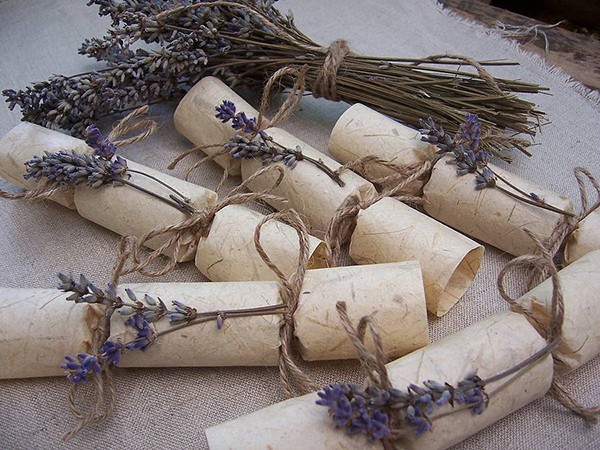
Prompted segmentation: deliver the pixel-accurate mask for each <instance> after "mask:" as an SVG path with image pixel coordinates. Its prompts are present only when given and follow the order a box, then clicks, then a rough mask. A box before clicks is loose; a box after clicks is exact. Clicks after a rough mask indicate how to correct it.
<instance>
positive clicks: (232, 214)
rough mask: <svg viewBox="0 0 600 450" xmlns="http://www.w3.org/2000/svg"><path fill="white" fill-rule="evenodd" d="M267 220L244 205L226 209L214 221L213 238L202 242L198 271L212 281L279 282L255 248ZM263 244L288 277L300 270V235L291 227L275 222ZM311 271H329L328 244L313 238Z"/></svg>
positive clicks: (263, 236)
mask: <svg viewBox="0 0 600 450" xmlns="http://www.w3.org/2000/svg"><path fill="white" fill-rule="evenodd" d="M264 217H265V216H264V215H262V214H261V213H259V212H256V211H252V210H250V209H248V208H245V207H243V206H240V205H230V206H226V207H225V208H223V209H222V210H220V211H219V212H218V213H217V214H216V215H215V218H214V220H213V223H212V225H211V227H210V233H209V235H208V236H207V237H206V238H204V239H201V240H200V241H199V243H198V251H197V252H196V267H197V268H198V269H199V270H200V272H202V274H203V275H204V276H206V277H207V278H208V279H210V280H212V281H257V280H263V281H266V280H277V279H278V278H277V275H275V273H274V272H273V271H272V270H271V269H269V267H268V266H267V265H266V264H265V263H264V261H263V260H262V258H261V257H260V255H259V254H258V252H257V251H256V247H255V245H254V231H255V230H256V227H257V225H258V224H259V223H260V221H261V220H262V219H263V218H264ZM260 242H261V244H262V246H263V248H264V250H265V251H266V252H267V255H269V257H270V258H271V261H273V263H274V264H275V265H276V266H277V267H278V268H279V269H280V270H281V271H282V272H283V274H285V275H286V276H289V275H291V274H292V273H293V272H294V271H295V270H296V267H297V266H298V250H299V244H298V235H297V234H296V231H294V229H293V228H292V227H290V226H289V225H287V224H285V223H283V222H279V221H274V220H271V221H269V222H267V223H266V224H265V225H264V226H263V227H262V230H261V239H260ZM308 242H309V254H310V257H309V260H308V268H309V269H318V268H321V267H325V266H326V263H325V244H324V243H323V242H322V241H321V240H319V239H317V238H315V237H312V236H309V238H308Z"/></svg>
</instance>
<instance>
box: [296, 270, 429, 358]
mask: <svg viewBox="0 0 600 450" xmlns="http://www.w3.org/2000/svg"><path fill="white" fill-rule="evenodd" d="M334 299H336V300H335V301H333V300H334ZM340 299H344V301H345V302H346V303H347V304H348V309H349V315H350V316H351V318H352V319H353V320H359V319H360V318H361V317H363V316H365V315H369V314H372V315H373V316H374V318H375V320H377V322H378V323H379V324H380V326H381V330H382V333H381V334H382V339H383V340H384V345H385V350H386V355H388V356H389V357H396V356H397V355H405V354H407V353H409V352H411V351H413V350H415V349H417V348H421V347H423V346H425V345H427V344H428V343H429V330H428V327H427V310H426V309H425V293H424V292H423V278H422V276H421V268H420V265H419V262H418V261H407V262H404V263H395V264H377V265H370V266H350V267H338V268H333V269H320V270H309V271H308V272H307V273H306V276H305V278H304V283H303V285H302V293H301V295H300V304H299V306H298V309H297V311H296V314H295V315H294V319H295V323H296V327H295V330H296V331H295V334H296V337H297V338H298V341H299V343H300V354H301V355H302V358H303V359H304V360H306V361H315V360H324V359H349V358H355V357H356V351H355V350H354V347H353V346H352V343H351V342H350V341H349V340H348V337H347V335H346V333H345V331H344V329H343V327H342V325H341V324H340V320H339V317H338V315H337V313H336V303H337V301H338V300H340ZM367 345H368V347H369V348H372V346H373V343H372V342H367Z"/></svg>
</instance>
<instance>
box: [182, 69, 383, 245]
mask: <svg viewBox="0 0 600 450" xmlns="http://www.w3.org/2000/svg"><path fill="white" fill-rule="evenodd" d="M223 100H230V101H233V102H234V103H235V106H236V110H237V111H238V112H245V113H246V115H247V116H248V117H253V116H258V111H256V110H255V109H253V108H252V107H251V106H250V105H249V104H248V103H247V102H245V101H244V100H243V99H242V98H241V97H240V96H239V95H237V94H236V93H235V92H233V90H231V89H230V88H229V87H227V86H226V85H225V84H224V83H223V82H222V81H220V80H219V79H217V78H214V77H207V78H203V79H202V80H200V81H199V82H198V83H197V84H196V85H195V86H194V88H192V90H191V91H190V92H189V93H188V94H187V95H186V96H185V97H184V98H183V100H182V101H181V103H180V105H179V107H178V108H177V111H176V112H175V125H176V127H177V129H178V130H179V131H180V132H181V133H182V134H183V135H184V136H186V137H187V138H188V139H190V140H191V141H192V142H194V143H195V144H197V145H209V144H219V143H220V144H225V143H227V142H228V141H229V139H230V138H232V137H233V136H235V135H236V134H238V133H239V132H238V131H236V130H234V129H233V128H232V127H231V124H230V123H222V122H221V121H220V120H219V119H217V118H216V117H215V114H216V111H215V107H216V106H218V105H220V104H221V103H222V101H223ZM266 132H267V134H269V135H270V136H272V137H273V140H274V141H275V142H277V143H278V144H280V145H282V146H284V147H287V148H296V146H297V145H299V146H300V147H301V149H302V153H303V154H304V155H306V156H308V157H311V158H313V159H315V160H321V161H322V162H323V164H325V165H326V166H327V167H328V168H329V169H331V170H336V169H338V168H339V167H340V164H338V163H337V162H335V161H334V160H333V159H331V158H329V157H328V156H326V155H324V154H323V153H321V152H319V151H317V150H315V149H314V148H312V147H310V146H309V145H307V144H306V143H304V142H302V141H301V140H299V139H297V138H296V137H294V136H292V135H291V134H289V133H287V132H286V131H284V130H281V129H279V128H269V129H267V130H266ZM222 149H223V147H222V146H221V147H220V148H218V147H215V148H207V149H206V150H205V153H207V154H209V155H210V154H214V153H215V152H217V151H222ZM216 161H217V162H218V163H219V164H220V165H221V166H223V167H227V164H229V162H234V163H235V165H234V166H232V167H231V168H230V169H229V171H230V173H231V174H233V175H235V174H239V171H238V170H237V168H238V167H239V160H233V159H232V158H231V157H229V155H224V156H222V157H218V158H217V159H216ZM241 165H242V168H241V173H242V178H243V179H244V180H246V179H247V178H248V177H250V176H251V175H252V174H254V173H255V172H256V171H257V170H258V169H260V168H261V167H262V161H261V160H260V159H256V160H254V159H249V160H248V159H245V160H242V161H241ZM273 175H275V177H273ZM276 177H277V175H276V174H273V173H271V174H265V176H262V177H259V178H257V179H256V180H254V181H253V182H251V183H249V185H248V186H249V187H250V189H251V190H253V191H255V192H257V191H261V190H265V189H269V188H271V187H272V186H273V184H274V180H275V179H276ZM340 178H341V179H342V180H343V181H344V183H345V186H344V187H340V186H339V185H338V184H337V183H336V182H335V181H333V180H332V179H331V178H329V176H328V175H327V174H326V173H325V172H323V171H322V170H320V169H319V168H318V167H316V166H314V165H313V164H311V163H309V162H300V163H299V166H298V167H296V168H295V169H289V168H286V170H285V177H284V179H283V181H282V182H281V184H280V185H279V186H278V187H277V188H275V189H273V190H271V191H270V193H272V194H273V195H277V196H280V197H284V198H287V199H288V200H289V201H288V203H286V204H283V203H281V202H277V201H269V203H270V204H271V206H273V207H274V208H275V209H278V210H281V209H284V208H294V209H295V210H296V211H298V212H299V213H300V215H301V216H302V217H303V219H305V222H306V223H307V225H308V226H309V230H310V233H311V234H313V235H314V236H317V237H320V238H321V237H323V236H324V234H325V231H326V230H327V226H328V224H329V221H330V220H331V218H332V217H333V215H334V214H335V212H336V210H337V209H338V207H339V206H340V205H341V204H342V203H343V202H344V200H346V198H348V197H349V196H350V195H353V194H356V195H358V197H359V198H360V199H361V200H368V199H369V198H371V197H372V196H374V195H375V194H376V192H375V188H374V187H373V185H372V184H371V183H369V182H368V181H366V180H365V179H363V178H362V177H360V176H358V175H356V174H355V173H353V172H349V171H346V172H344V173H342V174H341V175H340Z"/></svg>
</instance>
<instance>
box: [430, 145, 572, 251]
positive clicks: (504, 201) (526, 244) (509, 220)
mask: <svg viewBox="0 0 600 450" xmlns="http://www.w3.org/2000/svg"><path fill="white" fill-rule="evenodd" d="M448 161H451V158H450V157H449V156H446V157H444V158H442V159H441V160H440V161H439V162H438V163H437V164H436V165H435V167H434V168H433V172H432V174H431V178H430V179H429V181H428V182H427V184H426V185H425V187H424V188H423V196H424V198H425V204H424V208H425V211H427V214H429V215H430V216H432V217H434V218H435V219H437V220H439V221H440V222H442V223H445V224H446V225H448V226H450V227H452V228H455V229H457V230H459V231H461V232H462V233H465V234H466V235H468V236H471V237H473V238H475V239H479V240H481V241H483V242H486V243H488V244H490V245H493V246H494V247H497V248H499V249H500V250H503V251H505V252H508V253H510V254H511V255H515V256H519V255H525V254H531V253H533V252H534V251H535V249H536V245H535V242H534V241H533V240H532V239H531V237H530V236H529V235H528V234H527V231H526V230H529V231H532V232H533V233H535V234H536V235H537V236H538V237H539V238H540V239H542V240H544V239H547V238H548V237H550V235H551V234H552V232H553V231H554V229H555V228H556V227H557V225H558V224H559V223H560V221H562V220H563V219H564V216H563V215H562V214H558V213H555V212H552V211H547V210H545V209H542V208H539V207H537V206H534V205H529V204H527V203H524V202H522V201H520V200H517V199H514V198H512V197H510V196H508V195H506V194H505V193H503V192H500V191H499V190H497V189H495V188H487V189H482V190H480V191H477V190H475V175H473V174H466V175H463V176H458V175H457V174H456V165H454V164H448ZM489 166H490V168H492V169H493V170H494V171H495V172H497V173H499V174H500V175H501V176H502V177H503V178H506V179H508V180H509V181H510V182H512V183H513V184H514V185H516V186H518V187H519V188H520V189H522V190H523V191H524V192H528V193H529V192H533V193H535V194H537V195H538V196H539V197H540V198H542V199H544V200H545V202H546V203H547V204H549V205H552V206H555V207H557V208H560V209H563V210H566V211H569V212H572V211H573V205H572V203H571V201H570V200H569V199H568V198H566V197H562V196H560V195H557V194H555V193H553V192H551V191H548V190H546V189H543V188H542V187H540V186H537V185H535V184H533V183H531V182H529V181H527V180H524V179H522V178H519V177H517V176H515V175H512V174H510V173H508V172H505V171H503V170H501V169H499V168H497V167H495V166H493V165H492V164H489ZM498 185H499V186H503V187H504V186H505V185H504V184H503V183H502V182H500V181H499V182H498Z"/></svg>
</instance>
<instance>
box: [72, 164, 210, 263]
mask: <svg viewBox="0 0 600 450" xmlns="http://www.w3.org/2000/svg"><path fill="white" fill-rule="evenodd" d="M127 165H128V167H129V168H130V169H134V170H138V171H140V172H144V173H146V174H148V175H152V176H153V177H155V178H158V179H159V180H161V181H163V182H164V183H166V184H168V185H169V186H171V187H172V188H174V189H177V190H178V191H179V192H181V193H182V194H183V195H185V196H186V197H188V198H189V199H190V205H191V206H193V207H194V208H196V209H197V210H199V211H202V210H204V209H205V208H207V207H209V206H213V205H214V204H215V203H216V201H217V194H216V193H215V192H213V191H211V190H209V189H205V188H203V187H201V186H198V185H195V184H192V183H188V182H187V181H183V180H180V179H178V178H175V177H172V176H170V175H165V174H163V173H161V172H158V171H156V170H153V169H150V168H149V167H145V166H142V165H141V164H137V163H135V162H133V161H130V160H128V161H127ZM129 181H131V182H132V183H135V184H137V185H139V186H141V187H143V188H146V189H148V190H151V191H152V192H156V193H158V194H161V195H162V196H164V197H168V196H169V194H171V191H170V190H168V189H166V188H165V187H164V186H161V185H160V184H159V183H157V182H156V181H154V180H152V179H150V178H148V177H145V176H143V175H140V174H137V173H132V174H131V178H129ZM75 206H76V207H77V212H78V213H79V214H81V215H82V216H83V217H85V218H86V219H88V220H91V221H92V222H94V223H97V224H98V225H101V226H103V227H104V228H108V229H109V230H111V231H114V232H115V233H117V234H120V235H121V236H131V235H133V236H136V237H141V236H143V235H144V234H146V233H148V232H149V231H152V230H153V229H155V228H159V227H164V226H166V225H176V224H178V223H180V222H183V221H184V220H186V219H187V218H189V216H187V215H186V214H184V213H182V212H181V211H179V210H178V209H176V208H174V207H173V206H171V205H168V204H167V203H165V202H163V201H161V200H159V199H157V198H155V197H152V196H151V195H149V194H146V193H144V192H141V191H139V190H137V189H134V188H133V187H131V186H126V185H120V186H119V185H110V186H101V187H100V188H96V189H94V188H91V187H88V186H77V187H76V188H75ZM167 240H168V237H166V238H162V237H161V238H154V239H152V240H150V241H148V246H149V247H150V248H153V249H155V248H157V247H160V246H161V245H162V244H164V242H166V241H167ZM169 254H172V253H171V252H169ZM195 254H196V248H195V246H188V247H185V248H182V250H181V252H180V254H179V256H178V258H177V261H178V262H179V261H190V260H192V259H194V256H195Z"/></svg>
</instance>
